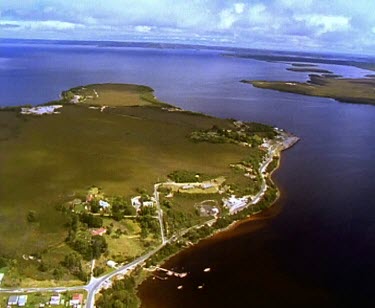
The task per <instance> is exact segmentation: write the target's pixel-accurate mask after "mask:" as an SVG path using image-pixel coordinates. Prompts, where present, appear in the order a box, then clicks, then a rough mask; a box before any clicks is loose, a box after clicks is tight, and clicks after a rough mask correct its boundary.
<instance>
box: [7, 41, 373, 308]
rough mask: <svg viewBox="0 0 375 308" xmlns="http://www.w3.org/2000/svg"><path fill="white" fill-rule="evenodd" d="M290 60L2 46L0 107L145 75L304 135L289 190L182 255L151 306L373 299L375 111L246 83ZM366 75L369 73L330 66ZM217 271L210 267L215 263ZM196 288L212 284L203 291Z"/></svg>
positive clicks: (146, 297) (281, 72)
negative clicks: (181, 273)
mask: <svg viewBox="0 0 375 308" xmlns="http://www.w3.org/2000/svg"><path fill="white" fill-rule="evenodd" d="M285 67H287V65H286V64H283V63H267V62H259V61H254V60H248V59H236V58H229V57H222V56H220V55H219V52H214V51H193V50H179V51H173V50H154V49H120V48H119V49H109V48H108V49H104V48H92V47H85V48H82V47H66V46H65V47H56V46H26V45H23V46H16V45H0V105H17V104H27V103H31V104H36V103H40V102H44V101H48V100H53V99H56V98H58V94H59V92H60V91H61V90H64V89H67V88H69V87H73V86H77V85H83V84H87V83H98V82H126V83H142V84H147V85H150V86H151V87H153V88H154V89H155V90H156V95H157V96H158V97H159V98H160V99H162V100H165V101H167V102H169V103H172V104H175V105H177V106H180V107H183V108H186V109H189V110H194V111H201V112H205V113H209V114H211V115H215V116H221V117H227V118H238V119H242V120H248V121H259V122H264V123H269V124H272V125H275V126H279V127H282V128H285V129H287V130H289V131H291V132H293V133H295V134H296V135H298V136H299V137H301V138H302V140H301V142H300V143H298V145H297V146H295V147H294V148H293V149H292V150H290V151H288V152H286V153H284V155H283V157H282V166H281V168H280V169H279V171H278V172H277V173H276V175H275V180H276V182H277V183H278V185H279V186H280V187H281V189H282V198H281V199H280V201H279V202H278V203H277V204H276V206H274V207H273V208H272V209H271V210H270V211H268V212H267V213H265V214H263V215H262V216H261V218H262V219H261V220H258V221H250V222H246V223H243V224H241V225H239V226H238V227H236V228H235V229H232V230H230V231H229V232H226V233H224V234H221V235H220V236H217V237H215V238H212V239H210V240H207V241H203V242H202V243H201V244H199V245H198V246H196V247H194V248H192V249H189V250H186V251H184V252H183V253H181V254H179V255H178V256H176V257H174V258H172V259H171V260H170V261H169V262H168V264H167V266H169V267H174V268H176V269H182V268H183V269H184V270H186V271H189V272H190V273H191V274H190V275H188V277H187V278H185V279H184V280H177V279H170V280H168V281H159V280H149V281H148V282H146V283H145V284H144V285H143V286H142V288H141V292H140V293H141V296H142V299H143V301H144V307H146V308H148V307H181V308H182V307H192V306H194V307H250V306H253V305H255V306H257V307H268V306H271V305H283V304H288V305H289V306H309V305H312V304H316V305H319V307H322V306H330V307H343V306H358V305H359V304H363V306H370V305H371V304H375V299H374V294H375V201H374V200H375V187H374V178H375V160H374V157H375V107H372V106H365V105H353V104H343V103H338V102H335V101H333V100H329V99H323V98H313V97H307V96H299V95H294V94H288V93H278V92H273V91H268V90H261V89H255V88H253V87H251V86H249V85H245V84H241V83H239V82H238V81H239V80H241V79H268V80H297V81H303V80H306V79H307V74H305V73H295V72H289V71H286V70H285ZM321 67H324V68H329V69H331V70H333V71H334V72H335V73H338V74H342V75H344V76H348V77H358V76H363V75H364V74H366V73H367V72H366V71H363V70H360V69H357V68H353V67H342V66H332V65H331V66H329V67H328V66H324V65H322V66H321ZM208 266H209V267H211V268H212V271H211V272H210V273H203V271H202V270H203V269H204V268H205V267H208ZM180 284H183V285H184V289H183V290H177V286H178V285H180ZM198 285H204V287H203V289H201V290H198V289H197V286H198Z"/></svg>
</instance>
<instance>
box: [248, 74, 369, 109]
mask: <svg viewBox="0 0 375 308" xmlns="http://www.w3.org/2000/svg"><path fill="white" fill-rule="evenodd" d="M242 82H244V83H249V84H252V85H253V86H254V87H257V88H262V89H270V90H277V91H281V92H291V93H296V94H303V95H310V96H322V97H329V98H333V99H336V100H338V101H341V102H348V103H357V104H370V105H374V104H375V90H374V89H375V79H372V78H359V79H348V78H332V77H329V76H319V75H310V81H308V82H305V83H303V82H294V81H289V82H285V81H263V80H250V81H248V80H243V81H242Z"/></svg>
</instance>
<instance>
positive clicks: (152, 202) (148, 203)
mask: <svg viewBox="0 0 375 308" xmlns="http://www.w3.org/2000/svg"><path fill="white" fill-rule="evenodd" d="M142 205H143V206H154V201H143V202H142Z"/></svg>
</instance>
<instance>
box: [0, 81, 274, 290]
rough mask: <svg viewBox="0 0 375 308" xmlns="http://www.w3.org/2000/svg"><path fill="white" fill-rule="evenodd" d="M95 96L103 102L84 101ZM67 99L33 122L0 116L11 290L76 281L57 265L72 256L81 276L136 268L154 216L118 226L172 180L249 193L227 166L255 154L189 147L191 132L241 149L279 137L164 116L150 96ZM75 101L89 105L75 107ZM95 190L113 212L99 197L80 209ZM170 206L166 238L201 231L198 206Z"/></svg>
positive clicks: (182, 202)
mask: <svg viewBox="0 0 375 308" xmlns="http://www.w3.org/2000/svg"><path fill="white" fill-rule="evenodd" d="M94 90H95V91H96V92H97V93H98V95H99V98H96V99H94V97H93V98H88V96H92V95H94ZM69 91H70V92H71V93H68V92H66V93H64V94H63V96H64V98H63V100H62V101H59V103H62V104H64V107H63V108H61V113H60V114H56V115H46V116H38V117H34V116H27V115H20V114H19V109H17V108H11V109H9V110H3V112H0V127H1V130H0V153H1V154H0V166H1V168H0V182H1V183H2V185H1V186H0V194H1V198H0V208H1V209H2V217H3V220H2V224H0V232H1V233H2V234H7V236H6V237H5V236H4V237H1V238H0V255H1V257H3V258H5V259H6V260H7V261H9V262H8V263H9V264H10V272H9V275H7V277H9V283H11V284H13V283H14V284H15V285H17V284H19V283H20V282H21V280H22V284H24V283H26V281H28V280H27V279H31V278H34V279H35V278H38V279H40V280H41V281H42V280H43V281H48V280H52V279H60V278H61V279H67V280H68V279H74V277H73V275H78V273H79V271H77V270H73V271H71V270H70V269H69V268H68V267H66V266H65V265H63V264H64V263H63V261H65V256H66V255H69V254H71V253H72V252H75V253H78V254H79V255H80V256H81V257H82V261H81V264H82V269H83V272H87V268H86V267H87V264H86V263H87V262H88V260H90V259H91V258H93V257H98V258H99V259H100V262H101V263H100V266H103V264H104V259H105V257H104V255H107V259H108V257H111V258H112V255H114V256H115V258H118V259H120V258H122V257H125V258H134V257H135V256H137V255H139V254H140V253H142V251H144V250H145V249H147V248H148V247H149V246H150V245H153V243H154V241H155V240H156V237H157V235H158V234H159V231H160V226H158V220H157V219H156V218H155V213H152V212H150V211H151V210H150V209H146V208H145V209H142V210H141V212H140V213H139V215H138V217H137V218H134V219H133V220H128V219H124V217H126V216H135V215H136V213H135V209H134V208H133V207H132V206H131V205H130V204H129V202H130V198H131V197H133V196H136V195H139V191H138V190H137V187H144V188H145V190H146V191H148V192H150V191H153V185H154V184H155V183H157V182H162V181H166V180H167V177H168V175H171V174H173V176H176V178H175V179H177V178H178V179H179V180H181V181H182V180H186V179H191V176H192V174H193V173H194V178H195V175H196V172H195V170H196V171H197V172H198V173H199V174H200V179H201V180H202V177H203V178H204V177H205V176H206V175H207V177H208V176H212V175H215V176H217V175H221V176H223V177H225V178H228V179H230V181H231V182H236V183H238V184H237V185H238V186H239V187H241V186H242V185H243V187H245V186H247V185H248V184H249V182H250V181H248V179H246V178H245V177H244V176H243V173H240V172H236V171H235V170H233V168H230V167H229V166H230V165H231V164H233V163H235V162H240V161H242V160H244V159H248V158H250V157H251V156H252V155H257V154H256V153H255V149H256V147H252V148H250V147H243V146H238V144H237V143H236V142H235V143H233V142H226V143H211V142H192V140H191V139H190V138H189V136H190V135H191V134H192V133H193V132H197V131H198V132H199V131H210V130H211V129H212V128H215V129H217V130H218V131H222V132H223V135H226V134H227V133H225V132H227V131H228V130H232V131H236V132H237V131H238V134H237V133H236V134H229V135H228V134H227V135H228V138H232V139H233V140H235V139H236V138H238V140H240V138H242V137H240V136H242V135H243V134H242V133H245V134H252V138H253V139H254V140H256V139H258V141H255V143H256V144H258V143H259V142H260V140H261V138H264V137H267V136H273V135H274V134H275V133H274V131H273V129H272V128H271V127H268V126H265V125H259V124H255V123H246V126H244V125H242V124H240V123H239V122H238V123H237V122H234V121H233V120H224V119H218V118H213V117H207V116H204V115H199V114H194V113H189V112H173V111H168V110H165V108H160V107H164V105H162V104H157V103H151V102H150V101H149V100H152V98H151V97H153V94H152V90H151V89H150V88H147V87H138V86H130V85H125V86H120V85H103V86H101V85H91V86H88V87H79V88H75V89H71V90H69ZM82 91H83V92H82ZM72 93H73V94H74V95H83V96H85V97H86V100H85V101H82V102H80V103H78V104H71V103H69V102H68V101H69V99H71V97H72ZM77 93H78V94H77ZM100 98H101V99H102V101H100V100H99V99H100ZM146 98H147V99H149V100H148V101H147V99H146ZM145 100H146V101H145ZM101 104H103V105H106V106H108V105H110V104H111V107H112V108H107V109H105V110H104V111H103V112H100V110H95V109H90V108H88V107H89V106H92V105H95V106H96V105H97V106H100V105H101ZM241 130H242V132H241ZM239 132H241V134H240V133H239ZM226 138H227V137H226ZM259 138H260V139H259ZM155 156H157V158H158V159H157V163H155ZM257 159H258V158H255V160H257ZM181 170H187V172H185V171H182V172H181ZM189 170H190V171H189ZM192 171H194V172H192ZM30 183H33V185H30ZM93 183H94V184H95V185H97V186H98V187H101V188H102V190H103V191H105V192H106V193H108V196H106V197H105V199H104V200H107V201H108V202H109V203H110V204H111V209H110V210H108V211H107V210H102V209H101V208H100V207H99V206H98V200H99V197H98V198H96V199H95V200H93V201H92V202H91V203H90V202H86V193H87V192H86V191H85V190H84V189H83V188H85V187H91V186H92V185H93ZM146 195H147V194H146ZM111 196H113V197H111ZM143 197H146V196H143V195H142V198H143ZM75 200H78V201H77V203H75ZM170 202H171V203H170V204H169V211H166V215H165V217H166V220H167V223H168V227H170V228H171V229H170V230H172V229H178V228H183V227H184V226H188V225H189V223H188V220H189V219H191V221H190V223H193V222H200V221H202V218H201V217H200V216H199V215H197V214H196V208H195V207H194V202H195V201H194V200H189V199H187V198H185V199H184V198H182V197H181V196H177V195H176V196H175V198H174V200H171V201H170ZM167 206H168V204H167V203H164V208H168V207H167ZM86 208H87V209H86ZM57 209H58V210H57ZM167 212H168V213H167ZM20 213H23V214H22V215H20ZM62 213H64V214H63V215H62ZM20 217H21V218H20ZM205 219H206V218H205ZM111 224H112V226H111ZM133 225H134V226H133ZM101 226H103V227H105V228H106V229H107V230H108V234H105V235H103V236H102V237H98V236H93V235H92V234H91V230H90V229H91V228H98V227H101ZM128 226H133V227H134V228H135V229H136V230H135V231H134V232H133V231H130V229H129V228H128ZM117 230H120V231H119V232H118V231H117ZM124 247H125V248H124ZM124 249H129V250H130V251H131V252H130V253H127V252H125V251H124ZM112 251H113V252H112ZM23 255H26V256H28V255H38V256H40V257H39V258H38V259H40V260H42V261H41V262H42V263H40V262H38V261H37V260H35V261H32V260H24V259H23V257H22V256H23ZM13 260H14V262H13ZM73 273H74V274H73ZM7 277H6V278H5V279H8V278H7ZM12 277H13V278H14V279H13V278H12ZM17 277H18V278H19V277H22V279H18V278H17ZM80 278H84V277H80Z"/></svg>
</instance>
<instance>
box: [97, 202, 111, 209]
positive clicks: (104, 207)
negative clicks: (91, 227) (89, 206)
mask: <svg viewBox="0 0 375 308" xmlns="http://www.w3.org/2000/svg"><path fill="white" fill-rule="evenodd" d="M99 206H100V207H101V208H102V209H108V208H109V207H110V206H111V205H110V204H109V203H108V202H107V201H104V200H99Z"/></svg>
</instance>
